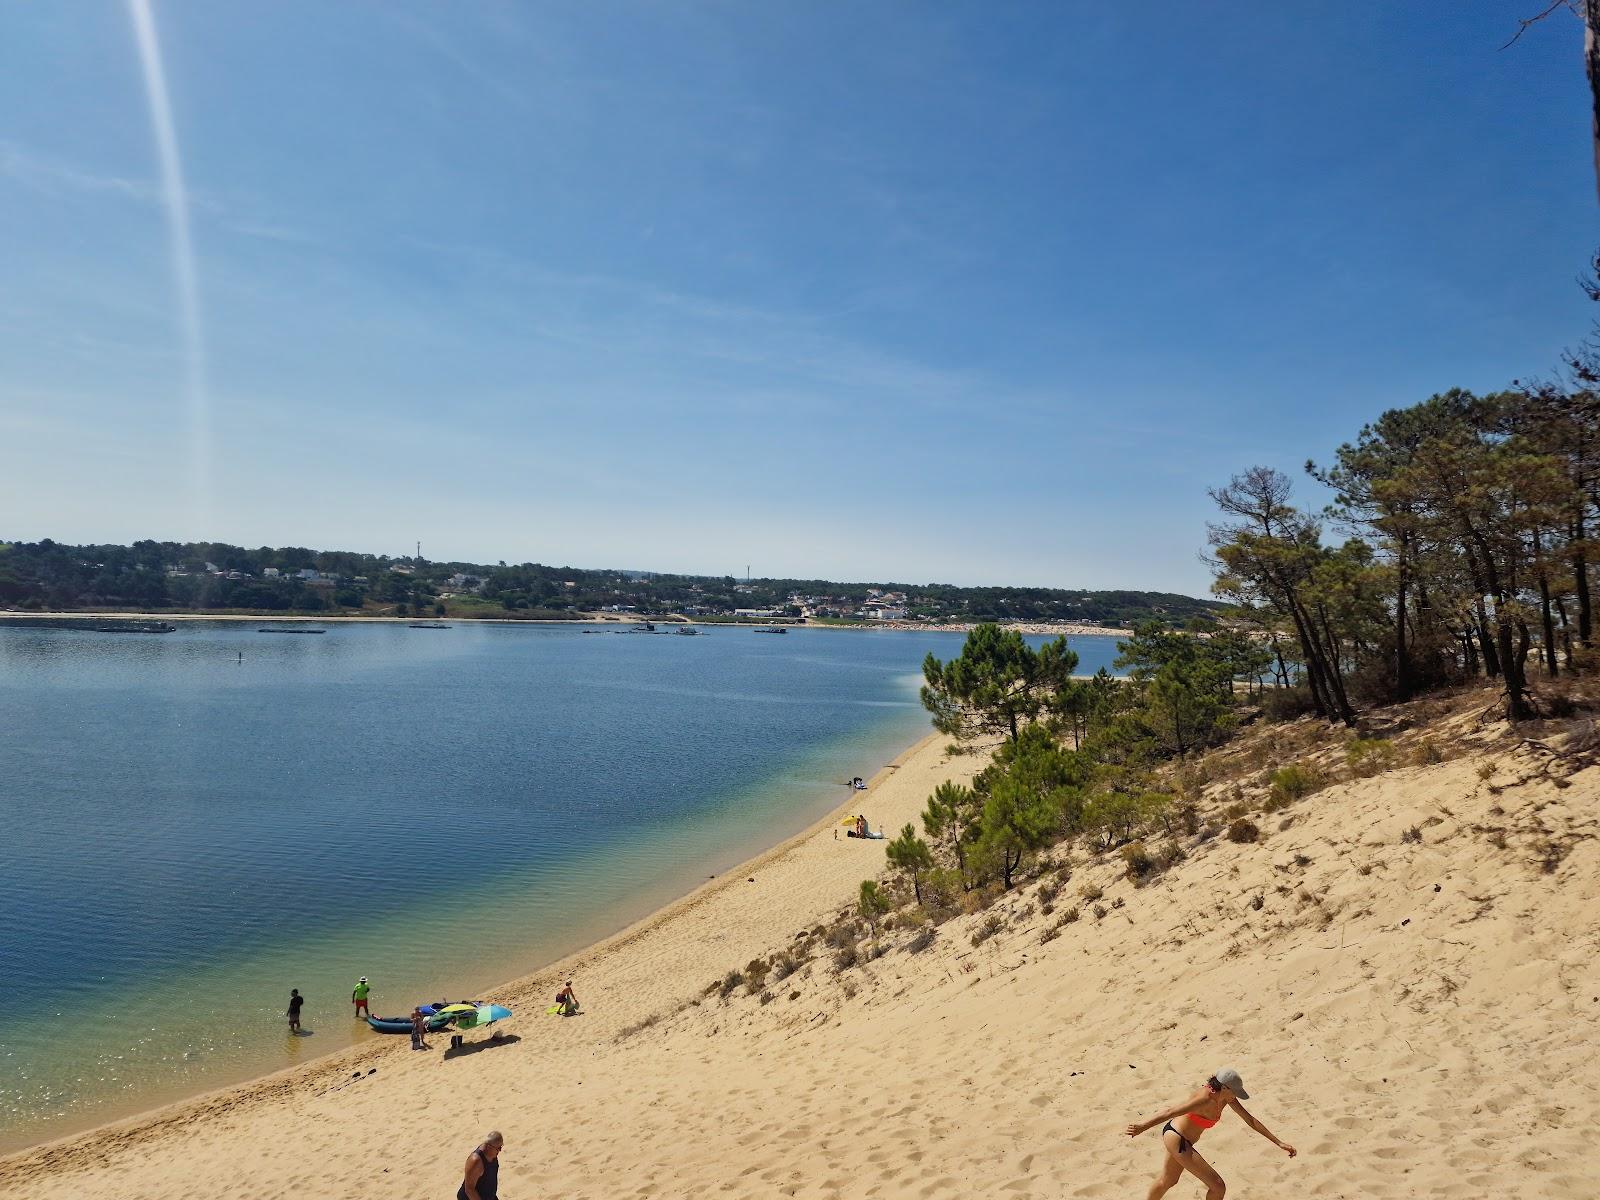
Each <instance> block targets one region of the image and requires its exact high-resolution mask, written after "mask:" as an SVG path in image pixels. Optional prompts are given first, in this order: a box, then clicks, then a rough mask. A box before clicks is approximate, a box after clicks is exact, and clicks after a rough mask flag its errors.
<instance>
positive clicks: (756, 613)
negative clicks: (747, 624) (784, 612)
mask: <svg viewBox="0 0 1600 1200" xmlns="http://www.w3.org/2000/svg"><path fill="white" fill-rule="evenodd" d="M733 615H734V616H736V617H746V618H748V619H750V620H752V621H764V620H766V619H767V618H768V617H770V616H772V615H773V611H772V609H770V608H736V609H734V610H733Z"/></svg>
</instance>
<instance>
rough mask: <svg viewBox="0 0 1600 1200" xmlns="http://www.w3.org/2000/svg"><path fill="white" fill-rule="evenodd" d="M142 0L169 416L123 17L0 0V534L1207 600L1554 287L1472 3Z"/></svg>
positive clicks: (1502, 21) (1542, 115)
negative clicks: (150, 16)
mask: <svg viewBox="0 0 1600 1200" xmlns="http://www.w3.org/2000/svg"><path fill="white" fill-rule="evenodd" d="M153 7H154V13H155V21H156V27H157V30H158V35H159V40H160V47H161V51H162V56H163V58H164V63H165V76H166V84H167V88H168V91H169V93H170V97H171V107H172V113H173V121H174V128H175V134H176V139H175V140H176V144H177V147H178V150H179V154H180V156H181V160H182V171H183V177H184V179H185V180H186V183H187V189H186V190H187V193H188V195H187V199H188V205H187V208H188V218H189V228H190V231H191V236H192V242H193V246H194V276H195V280H196V289H197V301H196V308H197V311H198V314H199V326H200V329H199V334H200V341H201V345H202V347H203V375H202V377H201V383H202V388H201V392H200V394H199V395H200V404H199V406H198V409H197V406H196V404H195V403H194V399H193V397H192V396H191V394H190V393H189V392H188V391H187V390H186V388H187V386H188V384H187V382H186V381H187V380H189V379H190V378H191V375H190V368H191V366H192V365H193V363H195V362H197V361H201V360H198V359H194V358H192V357H191V353H190V350H189V348H188V347H189V345H190V343H189V342H188V341H187V340H186V338H185V336H184V322H183V319H182V306H181V297H180V293H179V289H178V286H177V282H176V279H175V271H174V259H173V239H172V227H171V225H170V223H169V215H170V213H169V209H168V208H167V206H166V203H165V201H166V199H167V197H168V192H167V190H166V189H165V187H164V184H163V174H162V166H161V161H160V159H159V155H158V145H157V140H156V138H155V136H154V134H153V131H152V120H151V111H150V106H149V104H148V103H147V91H146V79H145V76H144V74H143V73H142V70H141V62H140V56H139V53H138V48H137V45H136V39H135V36H134V32H133V30H134V25H133V22H132V21H131V20H130V13H129V10H128V9H127V8H125V7H124V6H123V5H121V4H116V3H88V2H85V3H74V4H59V5H57V4H48V5H47V4H35V5H9V6H6V7H5V8H4V9H3V10H0V264H4V265H3V267H0V536H7V537H13V538H26V539H30V540H31V539H35V538H39V537H45V536H50V537H54V538H56V539H58V540H63V541H129V540H132V539H134V538H138V537H147V536H153V537H169V538H205V537H209V538H216V539H219V540H226V541H230V542H236V543H243V544H246V545H259V544H286V543H288V544H300V545H312V546H327V547H337V548H345V549H362V550H371V551H378V552H384V551H386V552H390V553H406V552H409V549H410V547H411V545H412V543H413V542H414V541H415V540H417V539H419V538H420V539H421V540H422V542H423V544H424V546H423V548H424V553H426V554H427V555H428V556H429V557H430V558H441V559H443V558H463V559H473V560H489V561H493V560H495V559H502V558H503V559H506V560H509V561H523V560H533V561H541V562H552V563H574V564H580V565H594V566H598V565H618V566H628V567H641V568H650V569H657V570H686V571H697V572H712V573H723V572H729V573H734V572H740V571H742V570H743V569H744V567H745V565H746V564H750V566H751V567H752V569H753V570H754V571H755V572H756V573H757V574H770V575H798V576H821V577H832V578H850V579H862V578H870V579H896V580H905V581H912V582H918V581H924V580H941V581H950V582H956V583H1009V584H1053V585H1061V586H1073V587H1143V588H1170V589H1174V590H1183V591H1189V592H1193V593H1203V592H1204V590H1205V588H1206V586H1207V582H1208V581H1207V575H1206V572H1205V570H1204V568H1203V566H1202V565H1201V564H1200V562H1199V559H1198V550H1199V548H1200V546H1201V545H1202V543H1203V540H1204V525H1205V521H1206V520H1207V519H1208V517H1209V515H1210V514H1209V512H1208V501H1207V500H1206V496H1205V489H1206V488H1207V487H1208V486H1211V485H1215V484H1218V483H1220V482H1223V481H1225V480H1226V478H1227V477H1228V475H1229V474H1230V473H1232V472H1234V471H1237V470H1240V469H1242V468H1244V467H1246V466H1249V465H1252V464H1254V463H1258V462H1265V463H1272V464H1275V465H1278V466H1281V467H1283V468H1284V469H1286V470H1289V471H1291V472H1294V471H1297V470H1298V468H1299V466H1300V464H1301V463H1303V462H1304V460H1305V459H1306V458H1307V457H1313V456H1314V457H1319V458H1326V457H1327V456H1328V455H1329V453H1330V452H1331V450H1332V449H1333V448H1334V447H1335V446H1337V444H1338V443H1339V442H1340V441H1341V440H1344V439H1346V438H1348V437H1350V436H1352V435H1353V434H1354V433H1355V432H1356V430H1357V429H1358V428H1359V427H1360V425H1361V423H1362V422H1363V421H1365V420H1368V419H1371V418H1372V417H1374V416H1376V415H1377V414H1378V413H1379V412H1380V411H1382V410H1383V409H1384V408H1387V407H1392V406H1395V405H1400V404H1407V403H1411V402H1414V401H1416V400H1420V399H1423V398H1425V397H1426V396H1427V395H1428V394H1430V393H1431V392H1434V391H1439V390H1443V389H1445V388H1448V387H1452V386H1462V387H1470V388H1474V389H1483V390H1487V389H1493V388H1496V387H1501V386H1504V385H1505V384H1507V383H1508V382H1509V381H1510V380H1511V379H1513V378H1515V377H1518V376H1527V375H1530V374H1535V373H1539V372H1541V371H1547V370H1548V369H1549V368H1550V367H1551V366H1552V365H1553V364H1554V362H1555V361H1556V359H1557V357H1558V355H1559V352H1560V350H1561V348H1562V347H1563V346H1564V345H1568V344H1571V343H1572V342H1574V341H1576V340H1577V339H1579V338H1580V337H1581V336H1582V335H1583V334H1584V332H1585V331H1586V329H1587V327H1588V322H1589V320H1590V317H1591V314H1590V312H1589V311H1588V309H1589V308H1590V307H1591V306H1589V305H1588V304H1587V303H1586V301H1584V300H1583V298H1582V296H1581V294H1580V293H1579V292H1578V290H1577V288H1576V286H1575V284H1574V277H1575V275H1576V274H1577V273H1578V271H1579V270H1580V269H1581V268H1582V266H1583V264H1584V262H1585V260H1586V258H1587V256H1588V254H1589V253H1590V252H1591V251H1592V250H1593V248H1594V245H1595V243H1596V241H1597V240H1600V239H1597V238H1596V222H1595V216H1596V204H1595V195H1594V193H1595V185H1594V180H1593V179H1592V177H1591V167H1590V161H1591V160H1590V151H1589V144H1588V137H1589V128H1588V115H1587V99H1586V91H1585V87H1584V82H1583V78H1582V64H1581V42H1582V33H1581V27H1580V26H1579V24H1578V22H1577V21H1576V20H1575V19H1572V18H1570V17H1568V16H1567V15H1566V14H1564V13H1559V14H1557V15H1556V16H1554V17H1552V18H1551V19H1550V20H1549V21H1546V22H1544V23H1543V24H1541V25H1540V26H1537V27H1535V28H1534V29H1533V30H1531V31H1530V32H1529V33H1528V35H1527V36H1525V37H1524V38H1523V39H1522V40H1521V41H1520V42H1519V43H1518V44H1517V45H1516V46H1514V47H1512V48H1511V49H1508V50H1504V51H1502V50H1500V46H1501V44H1502V43H1503V42H1504V41H1505V40H1506V38H1507V37H1508V36H1509V35H1510V34H1511V33H1512V32H1514V30H1515V22H1516V18H1517V17H1518V16H1525V15H1528V10H1530V9H1534V8H1537V7H1539V6H1538V5H1534V4H1526V3H1524V4H1519V3H1517V2H1516V0H1493V2H1490V0H1482V2H1479V0H1459V2H1457V3H1453V4H1450V5H1438V4H1427V3H1422V2H1420V0H1418V2H1415V3H1401V2H1398V0H1397V2H1394V3H1382V4H1377V3H1370V4H1369V3H1350V2H1349V0H1342V2H1337V3H1320V2H1315V0H1302V2H1301V3H1297V4H1293V5H1285V4H1280V3H1271V4H1267V3H1247V4H1241V5H1195V4H1192V3H1190V4H1180V3H1170V4H1169V3H1164V2H1156V3H1148V4H1137V5H1123V4H1102V3H1096V4H1087V3H1076V2H1072V3H1069V2H1067V0H1059V2H1054V3H1038V4H1021V3H1019V4H1013V5H1001V6H996V5H991V4H981V3H963V4H933V3H915V4H894V3H855V2H851V3H845V2H843V0H839V2H831V3H830V2H812V3H796V4H786V3H778V2H776V0H774V2H764V3H758V4H750V3H727V4H721V3H708V4H689V3H681V4H660V3H642V4H625V3H605V2H597V3H593V4H566V3H563V4H553V5H543V4H495V3H487V2H484V3H475V4H461V5H443V4H431V3H430V4H403V3H390V2H385V3H381V4H380V3H367V4H359V3H350V4H333V5H329V4H324V3H317V4H297V3H274V4H271V5H259V4H257V5H246V4H242V3H239V4H233V3H230V4H223V3H218V4H203V5H202V4H182V5H180V4H174V3H163V2H161V0H156V3H155V4H154V6H153ZM202 409H203V412H200V411H199V410H202ZM197 415H198V416H201V417H203V420H201V421H199V422H198V423H197ZM1310 494H1311V493H1310V492H1309V491H1307V492H1306V495H1307V496H1308V497H1309V496H1310Z"/></svg>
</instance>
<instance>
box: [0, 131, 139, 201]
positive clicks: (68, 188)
mask: <svg viewBox="0 0 1600 1200" xmlns="http://www.w3.org/2000/svg"><path fill="white" fill-rule="evenodd" d="M0 175H4V176H5V177H6V178H7V179H10V180H12V181H13V182H15V183H20V184H22V185H23V186H24V187H30V188H33V189H34V190H36V191H41V192H47V193H50V194H52V195H60V194H61V193H63V192H87V193H94V194H99V195H113V196H121V197H123V198H124V199H127V200H133V201H137V202H138V203H140V204H160V203H161V185H160V184H158V183H156V182H155V181H154V180H153V179H137V178H129V177H127V176H123V175H106V174H101V173H97V172H94V171H88V170H85V169H84V168H82V167H78V166H75V165H73V164H71V163H66V162H62V161H60V160H59V159H54V158H50V157H48V156H46V155H41V154H38V153H35V152H34V151H32V150H29V149H27V148H25V147H23V146H19V145H18V144H17V143H15V142H10V141H0Z"/></svg>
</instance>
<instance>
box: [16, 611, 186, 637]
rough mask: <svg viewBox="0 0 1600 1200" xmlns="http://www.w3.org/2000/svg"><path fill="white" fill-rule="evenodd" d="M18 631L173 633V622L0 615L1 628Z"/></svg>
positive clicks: (175, 627)
mask: <svg viewBox="0 0 1600 1200" xmlns="http://www.w3.org/2000/svg"><path fill="white" fill-rule="evenodd" d="M6 625H10V626H12V627H14V628H17V629H74V630H78V631H80V632H85V633H171V632H172V631H173V630H175V629H177V628H178V627H177V626H176V625H174V624H173V623H172V622H171V621H140V620H132V619H129V620H119V619H117V618H113V617H22V616H13V615H11V614H9V613H7V614H4V615H0V627H3V626H6Z"/></svg>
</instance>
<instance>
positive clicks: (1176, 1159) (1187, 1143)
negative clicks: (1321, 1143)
mask: <svg viewBox="0 0 1600 1200" xmlns="http://www.w3.org/2000/svg"><path fill="white" fill-rule="evenodd" d="M1248 1099H1250V1093H1249V1092H1247V1091H1245V1090H1244V1080H1242V1079H1240V1078H1239V1072H1237V1071H1235V1070H1234V1069H1233V1068H1232V1067H1225V1068H1224V1069H1222V1070H1220V1071H1218V1072H1217V1073H1216V1074H1215V1075H1213V1076H1212V1077H1211V1078H1210V1079H1208V1080H1206V1082H1205V1086H1204V1087H1202V1088H1201V1089H1200V1090H1199V1091H1198V1092H1196V1093H1195V1094H1194V1095H1192V1096H1190V1097H1189V1098H1188V1099H1187V1100H1185V1101H1184V1102H1183V1103H1182V1104H1174V1105H1173V1106H1172V1107H1171V1108H1169V1109H1166V1110H1165V1111H1164V1112H1159V1113H1157V1114H1156V1115H1155V1116H1153V1117H1151V1118H1150V1119H1149V1120H1148V1121H1142V1122H1140V1123H1139V1124H1137V1125H1129V1126H1128V1136H1129V1137H1138V1136H1139V1135H1140V1134H1141V1133H1143V1132H1144V1131H1145V1130H1146V1129H1153V1128H1155V1127H1156V1126H1157V1125H1161V1124H1162V1122H1163V1121H1164V1122H1166V1124H1165V1125H1163V1126H1162V1129H1161V1144H1162V1145H1163V1146H1165V1147H1166V1151H1167V1156H1166V1158H1165V1160H1163V1162H1162V1164H1161V1173H1160V1174H1159V1175H1157V1176H1156V1180H1155V1182H1154V1183H1152V1184H1151V1185H1150V1192H1149V1195H1148V1197H1147V1200H1161V1197H1162V1196H1165V1195H1166V1194H1167V1191H1168V1189H1170V1188H1171V1187H1172V1186H1173V1185H1174V1184H1176V1183H1177V1182H1178V1180H1180V1179H1182V1178H1183V1173H1184V1172H1185V1171H1188V1172H1189V1173H1190V1174H1191V1175H1193V1176H1194V1177H1195V1178H1196V1179H1198V1180H1199V1181H1200V1182H1201V1183H1203V1184H1205V1185H1206V1200H1222V1197H1223V1193H1224V1192H1225V1191H1226V1190H1227V1186H1228V1185H1227V1184H1225V1183H1223V1181H1222V1176H1221V1175H1218V1174H1217V1172H1216V1170H1215V1168H1213V1167H1212V1165H1211V1164H1210V1163H1208V1162H1207V1161H1206V1160H1205V1159H1203V1158H1201V1157H1200V1152H1199V1151H1198V1150H1196V1149H1195V1148H1194V1144H1195V1143H1196V1142H1197V1141H1199V1140H1200V1135H1201V1134H1202V1133H1204V1132H1205V1131H1206V1130H1207V1129H1210V1128H1211V1127H1212V1126H1213V1125H1215V1124H1216V1123H1217V1122H1218V1121H1220V1120H1222V1113H1223V1110H1224V1109H1228V1108H1231V1109H1233V1111H1234V1112H1236V1113H1238V1114H1239V1117H1240V1119H1241V1120H1243V1121H1244V1123H1245V1124H1246V1125H1248V1126H1250V1128H1251V1129H1254V1130H1255V1131H1256V1132H1257V1133H1259V1134H1260V1135H1261V1136H1262V1137H1264V1138H1266V1139H1267V1141H1269V1142H1271V1143H1272V1144H1273V1145H1274V1146H1276V1147H1278V1149H1280V1150H1282V1151H1283V1152H1284V1153H1286V1154H1287V1155H1288V1156H1289V1157H1290V1158H1293V1157H1294V1156H1295V1148H1294V1147H1293V1146H1291V1145H1289V1143H1288V1142H1280V1141H1279V1140H1278V1139H1277V1138H1276V1137H1274V1136H1273V1134H1272V1132H1271V1131H1270V1130H1269V1129H1268V1128H1267V1127H1266V1126H1265V1125H1263V1124H1262V1123H1261V1122H1260V1121H1258V1120H1256V1119H1255V1118H1254V1117H1252V1116H1251V1115H1250V1114H1249V1113H1248V1112H1246V1111H1245V1107H1244V1105H1242V1104H1240V1103H1239V1101H1241V1100H1248Z"/></svg>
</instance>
